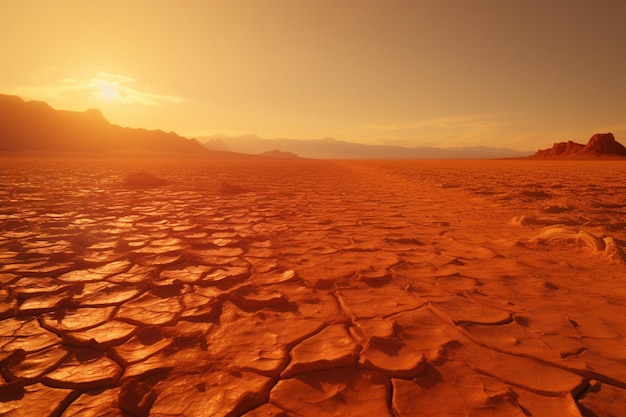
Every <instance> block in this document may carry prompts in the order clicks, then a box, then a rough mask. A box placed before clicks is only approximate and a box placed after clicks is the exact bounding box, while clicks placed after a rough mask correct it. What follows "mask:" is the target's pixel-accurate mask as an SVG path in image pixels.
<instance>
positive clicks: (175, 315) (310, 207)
mask: <svg viewBox="0 0 626 417" xmlns="http://www.w3.org/2000/svg"><path fill="white" fill-rule="evenodd" d="M0 165H1V169H0V202H1V203H0V227H1V230H2V233H1V234H0V319H1V320H0V371H1V378H2V381H1V383H0V415H5V416H11V417H13V416H64V417H72V416H81V417H84V416H109V417H113V416H115V417H121V416H154V417H166V416H167V417H174V416H185V417H195V416H246V417H253V416H254V417H259V416H315V417H321V416H377V417H378V416H394V417H413V416H441V417H443V416H455V417H456V416H458V417H461V416H520V417H522V416H524V417H527V416H545V417H553V416H561V417H569V416H571V417H574V416H578V417H580V416H588V417H594V416H624V415H626V320H625V316H626V257H625V255H624V249H625V247H626V231H625V226H626V170H625V169H624V168H625V165H624V162H623V161H613V160H594V161H581V160H573V161H572V160H570V161H545V160H500V161H497V160H490V161H315V160H281V159H262V158H247V159H245V158H244V159H233V160H228V159H209V160H205V159H187V160H180V161H174V160H165V159H154V160H134V159H128V158H118V159H111V158H92V159H77V158H70V159H60V158H56V159H54V158H53V159H39V158H16V157H7V158H3V159H1V160H0ZM138 173H140V175H137V174H138Z"/></svg>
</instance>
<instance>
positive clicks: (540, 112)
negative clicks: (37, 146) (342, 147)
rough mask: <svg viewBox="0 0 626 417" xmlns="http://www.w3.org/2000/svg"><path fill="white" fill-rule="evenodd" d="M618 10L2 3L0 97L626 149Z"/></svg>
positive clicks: (294, 0)
mask: <svg viewBox="0 0 626 417" xmlns="http://www.w3.org/2000/svg"><path fill="white" fill-rule="evenodd" d="M625 17H626V1H623V0H601V1H595V2H592V1H588V0H550V1H546V0H523V1H522V0H510V1H502V0H475V1H468V0H437V1H431V0H389V1H387V0H385V1H383V0H379V1H373V0H347V1H342V0H246V1H243V0H224V1H212V0H185V1H174V0H172V1H165V0H132V1H128V0H123V1H118V0H106V1H104V0H102V1H100V0H93V1H84V0H76V1H67V0H55V1H47V0H43V1H35V0H29V1H0V56H1V57H2V62H3V63H2V65H0V93H4V94H17V95H20V96H22V97H24V98H27V99H38V100H44V101H47V102H49V103H50V104H51V105H53V106H54V107H56V108H63V109H71V110H85V109H87V108H93V107H97V108H100V109H101V110H102V111H103V113H104V115H105V117H106V118H107V119H109V120H110V121H111V122H112V123H116V124H120V125H123V126H131V127H145V128H150V129H157V128H159V129H163V130H166V131H170V130H175V131H176V132H178V133H180V134H183V135H186V136H205V135H210V134H214V133H225V134H245V133H256V134H259V135H261V136H264V137H289V138H303V139H312V138H322V137H328V136H330V137H335V138H337V139H342V140H348V141H353V142H363V143H389V144H400V145H410V146H422V145H425V146H443V147H447V146H465V145H486V146H502V147H510V148H514V149H519V150H534V149H536V148H539V147H546V146H549V145H551V144H552V142H555V141H560V140H565V139H573V140H577V141H582V142H584V141H586V140H587V139H588V138H589V137H590V136H591V135H592V134H594V133H599V132H608V131H612V132H613V133H614V134H615V135H616V139H617V140H618V141H621V142H622V143H624V142H626V112H625V111H624V110H625V109H626V82H625V79H624V77H625V74H626V47H625V46H624V45H626V25H624V18H625Z"/></svg>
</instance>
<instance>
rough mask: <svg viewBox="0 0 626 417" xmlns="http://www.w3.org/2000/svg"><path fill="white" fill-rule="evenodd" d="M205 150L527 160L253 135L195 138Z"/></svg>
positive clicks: (502, 152)
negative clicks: (202, 144) (201, 143)
mask: <svg viewBox="0 0 626 417" xmlns="http://www.w3.org/2000/svg"><path fill="white" fill-rule="evenodd" d="M199 140H200V141H201V142H203V143H204V146H205V147H207V148H209V149H214V150H222V151H231V152H239V153H247V154H263V153H266V152H268V151H275V150H280V151H282V152H288V153H292V154H295V155H298V156H300V157H304V158H314V159H491V158H514V157H522V156H528V152H519V151H514V150H511V149H504V148H488V147H484V146H476V147H459V148H434V147H426V146H422V147H404V146H394V145H366V144H361V143H353V142H345V141H341V140H336V139H333V138H324V139H312V140H301V139H284V138H280V139H263V138H261V137H259V136H257V135H240V136H226V135H213V136H208V137H202V138H199Z"/></svg>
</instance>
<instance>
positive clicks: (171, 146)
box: [0, 94, 206, 153]
mask: <svg viewBox="0 0 626 417" xmlns="http://www.w3.org/2000/svg"><path fill="white" fill-rule="evenodd" d="M0 150H5V151H6V150H9V151H57V152H105V151H114V150H147V151H161V152H184V153H189V152H206V148H204V147H203V146H202V145H200V143H199V142H198V141H196V140H195V139H187V138H184V137H182V136H179V135H177V134H176V133H174V132H170V133H166V132H163V131H161V130H146V129H133V128H127V127H121V126H117V125H113V124H111V123H109V122H108V121H107V120H106V119H105V118H104V116H103V115H102V113H100V111H99V110H96V109H91V110H87V111H84V112H74V111H67V110H56V109H54V108H52V107H51V106H49V105H48V104H47V103H44V102H41V101H24V100H23V99H22V98H20V97H17V96H9V95H4V94H0Z"/></svg>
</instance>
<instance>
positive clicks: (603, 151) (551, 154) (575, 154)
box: [532, 133, 626, 159]
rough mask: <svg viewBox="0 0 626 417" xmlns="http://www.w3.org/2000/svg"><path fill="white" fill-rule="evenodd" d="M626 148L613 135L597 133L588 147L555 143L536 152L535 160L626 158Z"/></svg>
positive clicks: (570, 142)
mask: <svg viewBox="0 0 626 417" xmlns="http://www.w3.org/2000/svg"><path fill="white" fill-rule="evenodd" d="M625 156H626V147H624V145H622V144H621V143H619V142H618V141H616V140H615V137H614V136H613V134H612V133H597V134H595V135H593V136H592V137H591V139H589V141H588V142H587V144H586V145H583V144H581V143H576V142H572V141H571V140H570V141H567V142H559V143H555V144H554V145H553V146H552V147H551V148H548V149H541V150H538V151H537V152H535V154H534V155H533V156H532V157H533V158H571V159H586V158H602V157H625Z"/></svg>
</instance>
